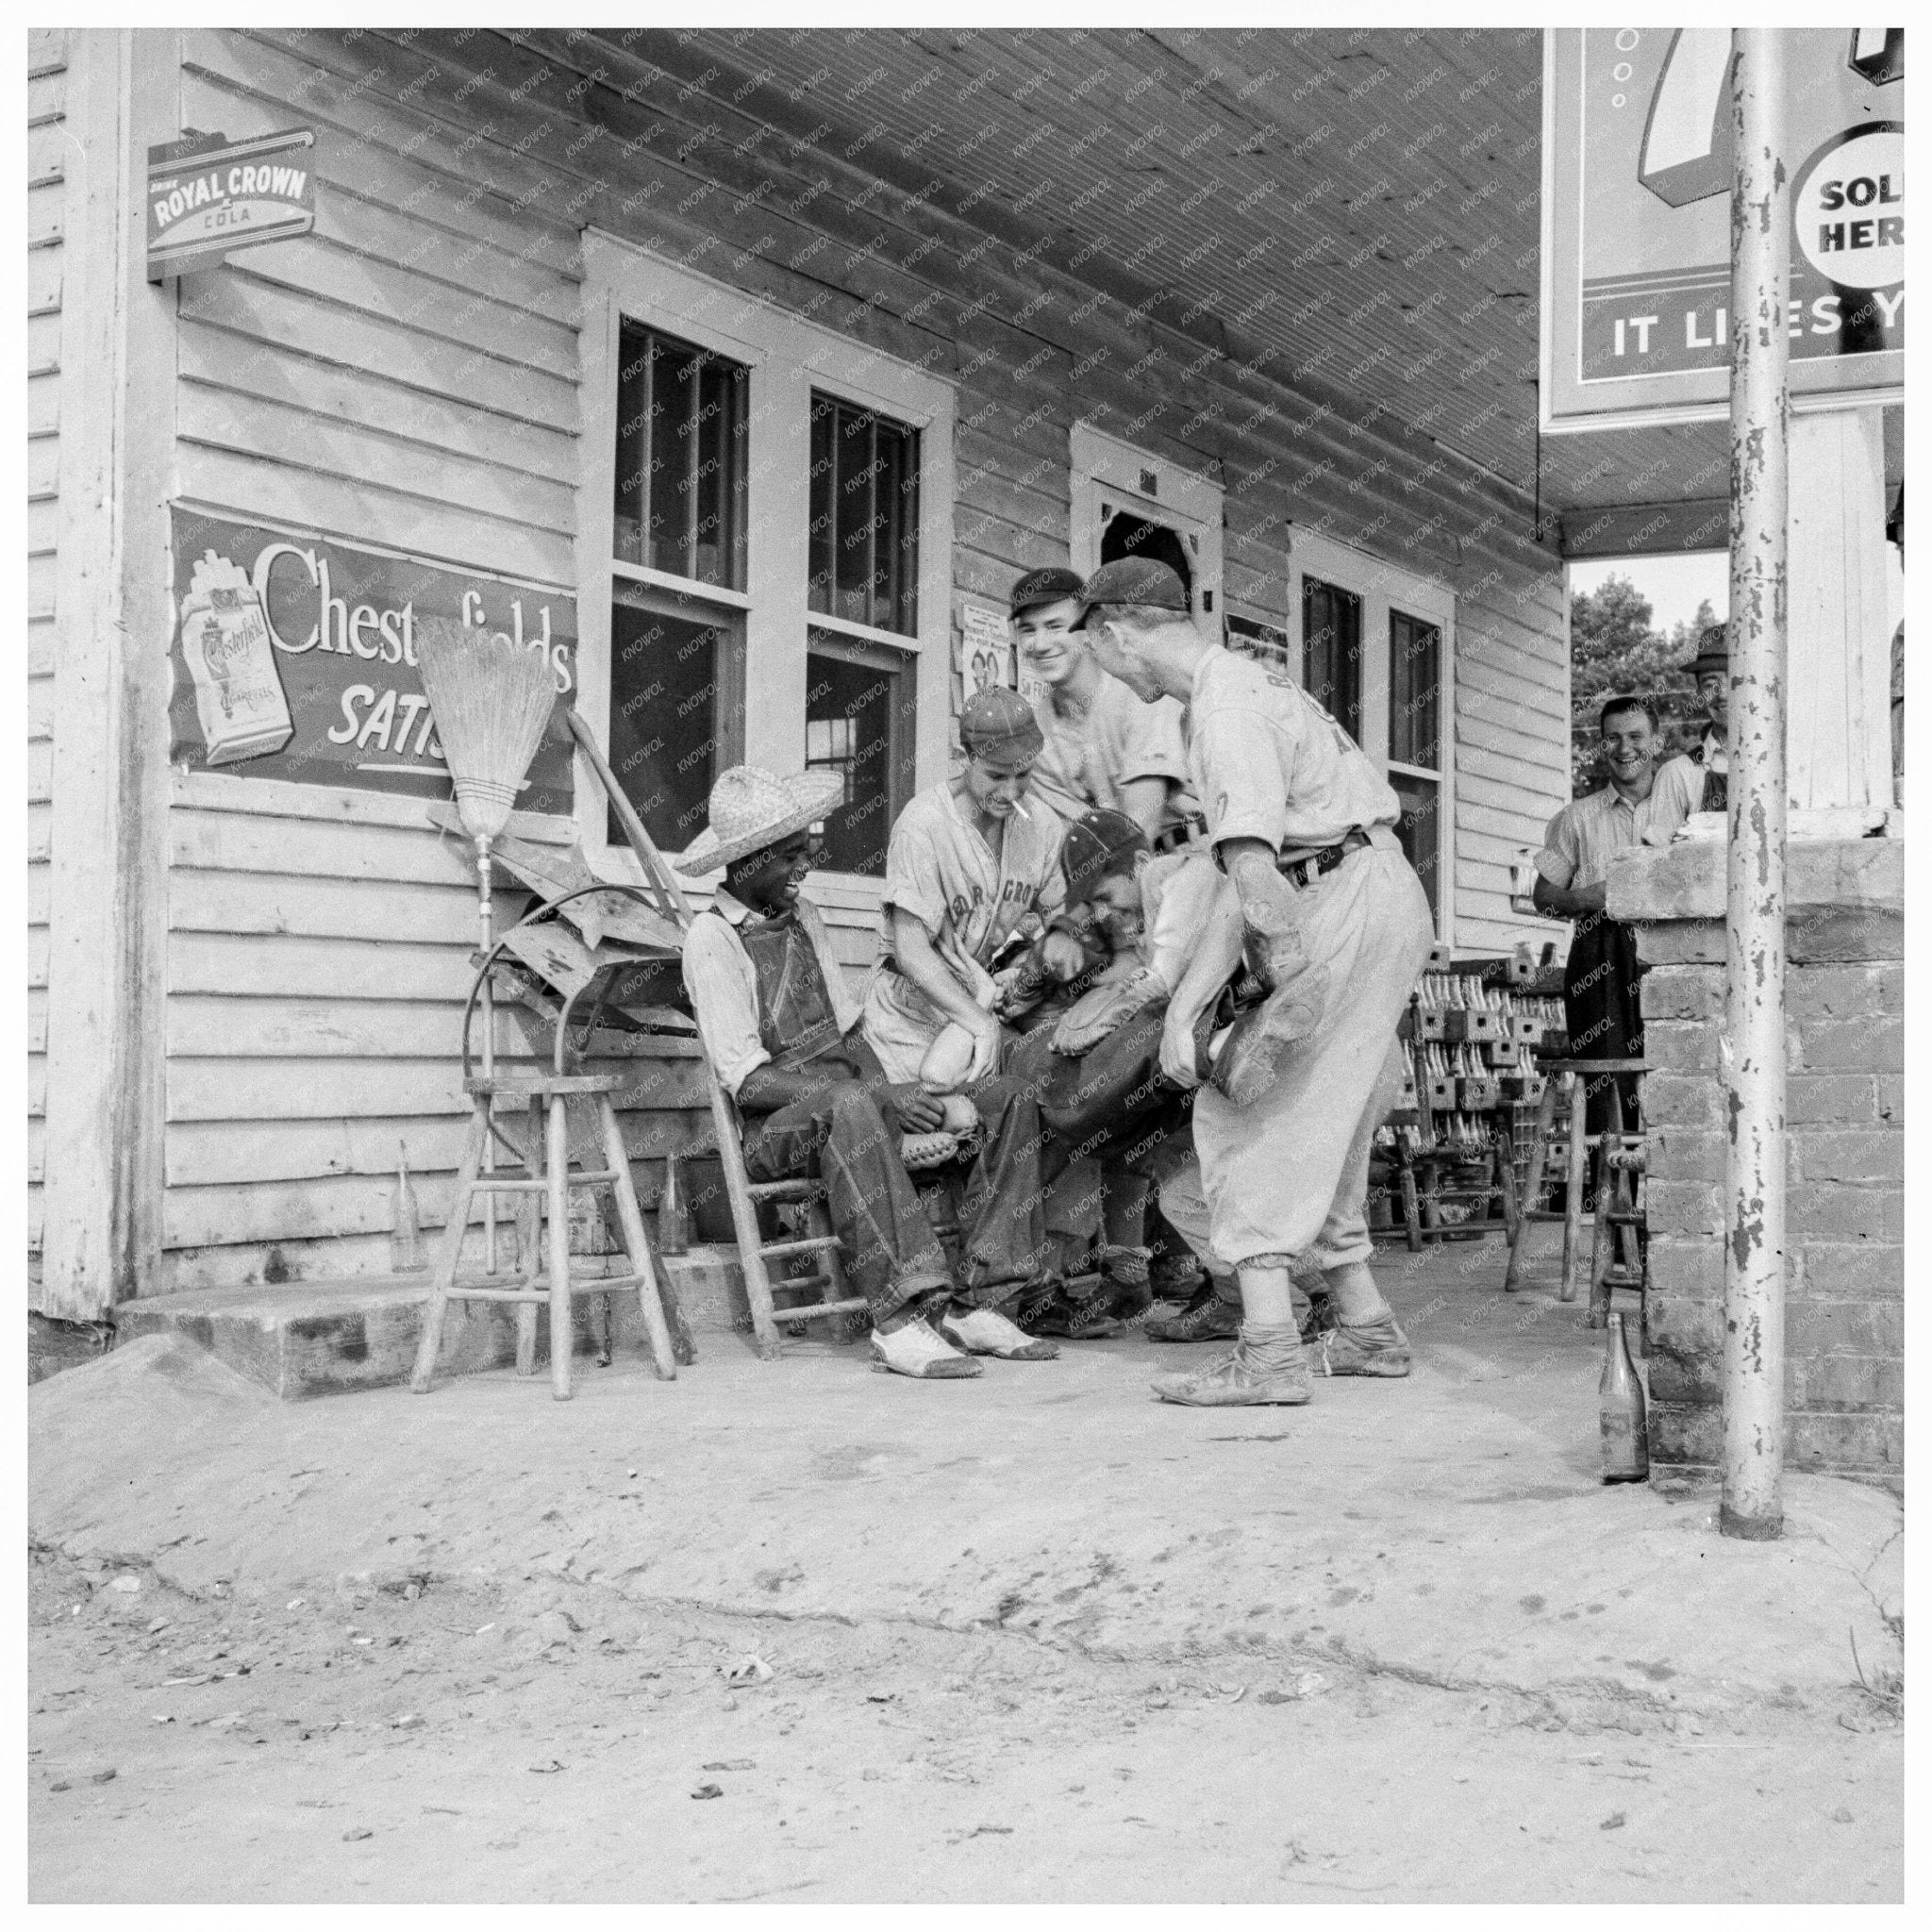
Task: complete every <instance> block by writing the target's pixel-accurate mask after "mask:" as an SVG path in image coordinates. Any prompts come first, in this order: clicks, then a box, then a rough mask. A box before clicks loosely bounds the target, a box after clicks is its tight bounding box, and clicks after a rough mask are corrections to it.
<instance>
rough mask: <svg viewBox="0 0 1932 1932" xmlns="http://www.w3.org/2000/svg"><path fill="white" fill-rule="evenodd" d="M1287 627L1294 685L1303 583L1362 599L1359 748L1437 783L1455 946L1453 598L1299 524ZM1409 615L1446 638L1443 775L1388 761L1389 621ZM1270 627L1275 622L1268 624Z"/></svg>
mask: <svg viewBox="0 0 1932 1932" xmlns="http://www.w3.org/2000/svg"><path fill="white" fill-rule="evenodd" d="M1288 565H1289V586H1288V624H1287V625H1286V626H1284V627H1285V628H1286V629H1287V631H1288V633H1289V638H1290V641H1291V650H1290V661H1291V665H1292V666H1294V667H1295V669H1294V678H1295V682H1296V683H1297V684H1299V683H1301V682H1302V675H1301V671H1300V668H1299V667H1301V666H1302V665H1303V664H1305V663H1306V661H1307V638H1306V636H1305V635H1304V629H1303V624H1302V596H1303V582H1304V579H1305V578H1307V577H1314V578H1316V579H1317V580H1318V581H1319V582H1322V583H1325V584H1332V585H1333V586H1334V587H1335V588H1336V589H1337V590H1340V591H1351V592H1353V593H1354V594H1355V595H1356V596H1357V597H1359V598H1360V599H1361V600H1362V661H1361V708H1362V737H1361V748H1362V750H1363V752H1364V753H1365V754H1366V755H1367V757H1368V758H1369V761H1370V762H1371V763H1372V764H1373V765H1374V767H1375V769H1376V771H1377V772H1379V773H1380V774H1382V775H1383V776H1384V777H1385V778H1386V777H1387V776H1388V775H1389V774H1390V773H1391V771H1393V772H1397V773H1400V774H1405V775H1407V776H1409V777H1415V778H1424V779H1433V780H1434V781H1435V783H1436V785H1437V787H1438V796H1437V809H1436V822H1437V827H1438V839H1439V844H1438V849H1437V855H1436V917H1437V924H1438V928H1439V930H1438V937H1439V938H1440V939H1441V942H1442V943H1443V944H1444V945H1454V944H1455V942H1456V867H1457V844H1458V841H1457V820H1456V723H1455V721H1456V593H1455V592H1454V591H1451V590H1450V589H1449V588H1448V587H1447V586H1446V585H1444V584H1442V583H1441V582H1440V581H1437V580H1434V579H1431V578H1428V577H1424V576H1419V575H1417V574H1416V573H1415V572H1413V571H1408V570H1404V569H1402V568H1401V567H1400V566H1399V565H1397V564H1392V563H1389V562H1387V561H1385V560H1384V559H1383V558H1379V557H1374V556H1372V555H1371V554H1370V553H1369V552H1368V551H1365V550H1357V549H1355V548H1354V547H1353V546H1352V545H1350V544H1347V543H1339V542H1337V541H1335V539H1333V538H1332V537H1324V536H1321V535H1320V534H1318V533H1317V532H1315V531H1313V530H1309V529H1307V528H1305V527H1304V526H1302V525H1291V526H1290V529H1289V545H1288ZM1397 610H1400V611H1401V612H1403V613H1404V614H1405V615H1407V616H1408V617H1412V618H1416V619H1419V620H1421V621H1422V622H1423V623H1424V624H1430V625H1435V626H1436V627H1437V629H1438V630H1439V631H1440V632H1441V647H1440V649H1441V677H1440V679H1439V681H1438V685H1437V691H1436V703H1437V712H1436V746H1437V756H1438V757H1439V758H1441V761H1442V762H1441V770H1440V771H1433V772H1432V771H1430V770H1428V769H1427V768H1426V767H1425V766H1422V765H1410V764H1405V763H1403V762H1401V761H1400V760H1397V759H1391V758H1390V756H1389V743H1390V709H1389V708H1390V702H1391V693H1392V688H1393V679H1392V677H1391V661H1390V658H1391V652H1390V618H1391V614H1392V613H1393V612H1395V611H1397ZM1271 621H1272V620H1271Z"/></svg>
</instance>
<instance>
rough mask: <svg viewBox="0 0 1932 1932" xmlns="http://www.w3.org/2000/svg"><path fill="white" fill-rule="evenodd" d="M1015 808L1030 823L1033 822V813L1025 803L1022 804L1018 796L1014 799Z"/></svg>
mask: <svg viewBox="0 0 1932 1932" xmlns="http://www.w3.org/2000/svg"><path fill="white" fill-rule="evenodd" d="M1013 809H1014V810H1015V811H1016V812H1018V813H1019V815H1020V816H1021V817H1022V818H1023V819H1024V820H1025V821H1026V823H1027V824H1029V825H1030V824H1032V823H1033V814H1032V813H1031V812H1030V811H1028V810H1027V809H1026V808H1025V807H1024V805H1022V804H1021V803H1020V801H1019V800H1018V799H1017V798H1016V799H1014V801H1013Z"/></svg>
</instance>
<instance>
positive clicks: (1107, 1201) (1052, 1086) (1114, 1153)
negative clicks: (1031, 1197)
mask: <svg viewBox="0 0 1932 1932" xmlns="http://www.w3.org/2000/svg"><path fill="white" fill-rule="evenodd" d="M1166 1019H1167V1006H1166V1002H1165V1001H1163V1002H1161V1003H1160V1004H1158V1005H1157V1006H1153V1007H1148V1008H1143V1009H1142V1010H1141V1012H1139V1013H1136V1014H1135V1015H1134V1017H1133V1018H1132V1019H1131V1020H1129V1021H1128V1022H1127V1023H1126V1024H1124V1025H1123V1026H1118V1027H1116V1028H1115V1029H1114V1031H1113V1032H1111V1033H1110V1034H1108V1036H1107V1038H1106V1039H1105V1040H1102V1041H1099V1042H1098V1043H1097V1044H1096V1045H1094V1046H1093V1047H1091V1048H1090V1049H1089V1050H1088V1051H1087V1052H1086V1053H1084V1054H1080V1055H1079V1056H1077V1057H1075V1056H1074V1055H1070V1054H1062V1053H1056V1052H1054V1050H1053V1047H1052V1044H1051V1042H1052V1039H1053V1027H1052V1025H1051V1024H1042V1025H1039V1026H1036V1027H1035V1028H1034V1030H1033V1031H1032V1032H1030V1033H1027V1034H1025V1035H1024V1036H1023V1037H1022V1038H1021V1039H1020V1040H1018V1041H1015V1042H1014V1043H1013V1045H1012V1046H1011V1048H1010V1049H1009V1050H1008V1060H1007V1077H1008V1079H1010V1080H1013V1081H1016V1082H1017V1083H1019V1085H1021V1086H1022V1087H1024V1089H1025V1091H1027V1092H1028V1093H1030V1094H1031V1095H1032V1096H1033V1098H1034V1099H1035V1101H1036V1102H1037V1103H1038V1105H1039V1108H1040V1119H1041V1124H1042V1125H1043V1126H1044V1127H1045V1128H1046V1142H1045V1148H1044V1152H1043V1156H1042V1159H1041V1181H1042V1183H1043V1184H1044V1185H1046V1186H1051V1185H1052V1184H1053V1182H1055V1181H1056V1180H1058V1178H1059V1176H1060V1175H1061V1174H1063V1173H1065V1171H1066V1169H1067V1167H1068V1165H1069V1164H1070V1163H1071V1162H1073V1161H1074V1160H1078V1159H1080V1158H1092V1159H1095V1160H1097V1161H1098V1162H1099V1163H1100V1176H1101V1178H1100V1185H1101V1197H1100V1209H1101V1221H1102V1225H1103V1227H1104V1229H1105V1232H1106V1238H1107V1241H1108V1244H1109V1245H1110V1246H1119V1247H1139V1246H1141V1245H1142V1244H1143V1243H1144V1241H1145V1224H1146V1206H1147V1198H1148V1192H1149V1182H1150V1179H1151V1176H1152V1173H1153V1163H1154V1159H1155V1157H1156V1155H1157V1154H1158V1151H1159V1149H1160V1147H1161V1145H1162V1143H1163V1142H1164V1141H1167V1140H1168V1139H1169V1138H1170V1137H1171V1136H1173V1135H1174V1134H1175V1133H1184V1132H1186V1131H1187V1127H1188V1108H1189V1103H1190V1101H1191V1095H1190V1094H1188V1093H1186V1092H1184V1091H1180V1090H1178V1089H1176V1088H1174V1087H1173V1086H1171V1085H1169V1083H1168V1082H1167V1080H1166V1079H1165V1078H1164V1077H1163V1076H1162V1074H1161V1072H1160V1035H1161V1029H1162V1027H1163V1025H1164V1024H1165V1023H1166Z"/></svg>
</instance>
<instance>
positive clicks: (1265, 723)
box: [1082, 558, 1433, 1405]
mask: <svg viewBox="0 0 1932 1932" xmlns="http://www.w3.org/2000/svg"><path fill="white" fill-rule="evenodd" d="M1082 595H1083V601H1084V602H1085V604H1086V606H1087V613H1086V618H1085V624H1086V627H1087V628H1088V629H1089V630H1090V631H1091V632H1092V633H1093V636H1094V650H1095V652H1096V654H1097V655H1098V656H1099V658H1100V660H1101V662H1102V664H1103V665H1104V666H1105V667H1106V668H1107V669H1108V670H1109V671H1111V672H1112V673H1113V674H1114V675H1115V676H1117V677H1119V678H1121V679H1122V680H1123V681H1124V683H1126V684H1127V685H1128V686H1130V687H1131V688H1132V689H1133V690H1134V691H1136V692H1138V693H1139V694H1140V695H1141V697H1144V698H1154V697H1158V696H1160V695H1162V694H1165V695H1168V696H1171V697H1177V698H1181V699H1183V700H1185V701H1186V703H1187V706H1188V761H1189V768H1190V771H1191V774H1192V778H1193V784H1194V790H1195V793H1196V795H1197V796H1198V797H1199V799H1200V801H1201V805H1202V808H1203V810H1204V811H1205V813H1206V815H1207V819H1208V838H1209V840H1210V841H1211V842H1212V844H1213V847H1214V854H1215V859H1216V862H1217V863H1218V864H1219V865H1220V866H1221V867H1222V869H1223V870H1224V872H1225V873H1226V874H1227V875H1228V877H1229V878H1230V879H1232V880H1233V881H1234V885H1235V890H1236V891H1237V892H1238V894H1239V895H1240V899H1241V918H1242V924H1243V926H1244V929H1245V936H1246V946H1247V957H1248V962H1249V965H1250V967H1251V968H1252V969H1253V970H1254V971H1255V972H1256V973H1257V975H1258V976H1259V977H1260V979H1261V980H1262V982H1263V984H1264V985H1265V986H1266V987H1267V988H1268V989H1269V993H1268V997H1267V999H1266V1000H1265V1001H1264V1002H1263V1003H1262V1004H1261V1005H1260V1006H1258V1007H1257V1008H1254V1009H1253V1011H1252V1012H1251V1013H1250V1014H1249V1015H1246V1016H1244V1017H1243V1019H1242V1020H1241V1022H1238V1023H1237V1024H1236V1026H1235V1028H1234V1030H1233V1031H1232V1032H1231V1033H1230V1035H1229V1036H1228V1038H1227V1039H1226V1040H1225V1041H1224V1042H1223V1044H1222V1046H1221V1049H1220V1052H1219V1054H1218V1056H1217V1058H1216V1061H1215V1073H1216V1075H1217V1079H1216V1083H1215V1085H1214V1086H1212V1087H1208V1086H1204V1087H1203V1089H1202V1091H1201V1092H1200V1093H1199V1095H1198V1096H1197V1097H1196V1100H1195V1104H1194V1144H1195V1147H1196V1149H1197V1150H1198V1152H1199V1155H1200V1159H1201V1170H1202V1176H1203V1180H1204V1183H1205V1188H1206V1191H1207V1195H1208V1205H1209V1208H1210V1209H1211V1212H1212V1225H1213V1245H1214V1248H1215V1250H1216V1251H1217V1253H1218V1254H1220V1255H1221V1257H1223V1258H1224V1259H1226V1260H1229V1261H1232V1262H1233V1263H1235V1266H1236V1270H1237V1274H1238V1276H1239V1279H1240V1283H1241V1338H1240V1340H1239V1341H1237V1343H1236V1345H1235V1348H1234V1350H1233V1353H1232V1354H1230V1355H1229V1356H1228V1357H1226V1358H1225V1359H1224V1360H1223V1361H1221V1362H1219V1363H1217V1364H1216V1365H1215V1366H1214V1367H1212V1368H1210V1369H1208V1370H1206V1371H1204V1372H1201V1373H1198V1374H1177V1375H1164V1376H1162V1377H1160V1378H1159V1379H1158V1380H1157V1381H1156V1383H1155V1384H1154V1388H1155V1391H1156V1393H1158V1395H1159V1396H1160V1397H1161V1399H1162V1400H1163V1401H1168V1402H1181V1403H1190V1404H1198V1405H1221V1404H1236V1403H1269V1402H1274V1403H1303V1402H1307V1400H1308V1399H1309V1395H1310V1393H1311V1388H1310V1380H1309V1363H1308V1360H1307V1356H1306V1355H1305V1354H1304V1351H1303V1346H1302V1342H1301V1339H1300V1336H1299V1334H1298V1332H1297V1328H1296V1324H1295V1319H1294V1312H1293V1303H1292V1291H1291V1286H1290V1279H1289V1277H1290V1269H1291V1263H1292V1262H1293V1261H1294V1260H1295V1259H1297V1258H1298V1257H1302V1256H1304V1255H1306V1254H1307V1253H1308V1252H1309V1251H1310V1250H1316V1251H1317V1252H1319V1253H1320V1255H1321V1257H1322V1260H1323V1262H1324V1268H1323V1275H1324V1282H1325V1284H1326V1286H1327V1288H1328V1290H1329V1292H1330V1294H1331V1296H1332V1297H1333V1301H1334V1306H1335V1309H1336V1312H1337V1315H1338V1316H1339V1324H1338V1326H1337V1327H1335V1328H1334V1329H1332V1330H1329V1331H1326V1332H1325V1334H1324V1342H1323V1365H1324V1368H1325V1370H1326V1372H1327V1373H1329V1374H1368V1375H1403V1374H1407V1373H1408V1367H1409V1351H1408V1343H1407V1337H1406V1336H1404V1334H1403V1332H1402V1330H1401V1328H1400V1327H1399V1326H1398V1325H1397V1324H1396V1321H1395V1318H1394V1315H1393V1313H1392V1311H1391V1309H1390V1307H1389V1304H1388V1303H1387V1302H1386V1301H1385V1300H1384V1299H1383V1297H1382V1292H1381V1291H1380V1289H1379V1288H1377V1287H1376V1285H1375V1279H1374V1274H1371V1272H1370V1270H1369V1266H1368V1262H1369V1257H1370V1256H1371V1254H1372V1252H1373V1249H1372V1247H1371V1243H1370V1241H1369V1235H1368V1225H1367V1221H1366V1218H1365V1216H1364V1213H1363V1201H1364V1197H1365V1195H1366V1193H1367V1190H1368V1167H1369V1146H1370V1141H1371V1139H1372V1137H1373V1135H1374V1129H1375V1126H1376V1124H1377V1123H1378V1122H1379V1121H1380V1119H1381V1117H1382V1115H1383V1113H1384V1112H1385V1111H1386V1110H1387V1107H1388V1103H1389V1101H1390V1099H1391V1097H1392V1094H1393V1092H1394V1091H1395V1088H1396V1083H1397V1081H1398V1080H1399V1078H1400V1062H1399V1059H1398V1058H1397V1055H1396V1051H1395V1026H1396V1022H1397V1020H1398V1018H1399V1017H1400V1015H1401V1012H1402V1008H1403V1006H1404V1004H1405V1002H1406V1001H1407V998H1408V994H1409V989H1410V987H1411V986H1412V985H1413V983H1414V980H1415V975H1416V974H1417V972H1418V971H1419V970H1420V969H1421V967H1422V964H1423V962H1424V959H1425V958H1427V957H1428V950H1429V946H1430V944H1431V943H1432V939H1433V932H1432V922H1431V920H1430V917H1429V908H1428V900H1427V898H1426V897H1425V896H1424V892H1423V888H1422V882H1421V880H1420V879H1418V878H1417V877H1416V875H1415V873H1414V871H1413V869H1412V868H1411V867H1410V865H1409V863H1408V860H1407V858H1405V857H1404V856H1403V852H1402V847H1401V842H1400V841H1399V840H1398V839H1397V837H1396V834H1395V825H1396V823H1397V821H1398V819H1399V817H1400V815H1401V807H1400V804H1399V802H1398V801H1397V799H1396V796H1395V793H1394V791H1392V790H1391V788H1390V786H1389V784H1388V783H1387V781H1386V780H1385V779H1383V778H1381V777H1380V776H1378V775H1377V774H1376V772H1375V769H1374V766H1373V765H1372V764H1370V762H1369V761H1368V759H1367V758H1365V757H1364V756H1363V754H1362V752H1361V750H1360V748H1359V747H1358V746H1357V744H1356V743H1355V742H1354V741H1353V740H1352V739H1350V737H1349V736H1348V734H1347V733H1346V732H1345V731H1343V730H1342V728H1341V725H1340V724H1337V723H1336V722H1335V720H1334V719H1333V718H1331V717H1330V716H1329V715H1328V713H1327V712H1326V711H1325V710H1324V709H1323V708H1322V707H1321V706H1320V705H1319V704H1317V703H1316V702H1315V701H1314V699H1312V698H1311V697H1309V696H1308V694H1307V692H1306V691H1303V690H1302V689H1301V688H1300V687H1299V686H1298V685H1296V684H1295V683H1294V682H1293V681H1292V680H1291V679H1290V678H1287V677H1284V676H1281V675H1277V674H1274V673H1272V672H1270V671H1269V670H1268V669H1267V668H1266V667H1265V666H1263V665H1261V664H1258V663H1256V662H1254V661H1253V660H1252V659H1248V658H1238V657H1236V656H1235V655H1234V654H1233V653H1232V652H1230V651H1227V650H1224V648H1223V647H1222V646H1221V645H1220V644H1219V643H1217V642H1215V641H1213V640H1212V639H1210V638H1208V637H1206V636H1204V635H1203V634H1202V633H1201V632H1200V631H1199V630H1197V629H1196V628H1195V627H1194V625H1193V623H1192V621H1191V618H1190V616H1189V612H1188V603H1187V595H1186V592H1185V591H1183V589H1182V587H1181V582H1180V579H1179V578H1178V577H1177V576H1175V575H1174V573H1173V572H1172V571H1171V570H1169V569H1168V568H1167V567H1166V566H1165V565H1163V564H1159V563H1156V562H1154V561H1152V560H1151V559H1149V558H1124V559H1123V560H1121V561H1120V562H1117V563H1110V564H1104V565H1103V566H1102V567H1101V568H1100V569H1099V570H1098V571H1097V572H1096V573H1095V574H1094V575H1093V576H1092V577H1091V578H1090V579H1089V581H1088V583H1087V586H1086V589H1085V591H1084V592H1083V593H1082ZM1161 1064H1162V1066H1163V1067H1164V1068H1166V1069H1167V1070H1168V1072H1169V1074H1170V1075H1171V1076H1172V1077H1173V1078H1174V1079H1176V1080H1178V1081H1184V1082H1189V1083H1191V1082H1193V1081H1196V1080H1198V1079H1200V1077H1201V1075H1202V1074H1203V1072H1204V1071H1205V1070H1204V1069H1203V1068H1202V1066H1201V1065H1200V1061H1199V1058H1198V1052H1197V1045H1196V1041H1195V1038H1194V1035H1193V1033H1192V1032H1191V1031H1187V1030H1184V1029H1182V1028H1180V1027H1179V1026H1178V1025H1177V1024H1174V1016H1172V1015H1171V1017H1170V1022H1169V1024H1168V1025H1167V1027H1166V1029H1165V1032H1164V1034H1163V1037H1162V1042H1161Z"/></svg>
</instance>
